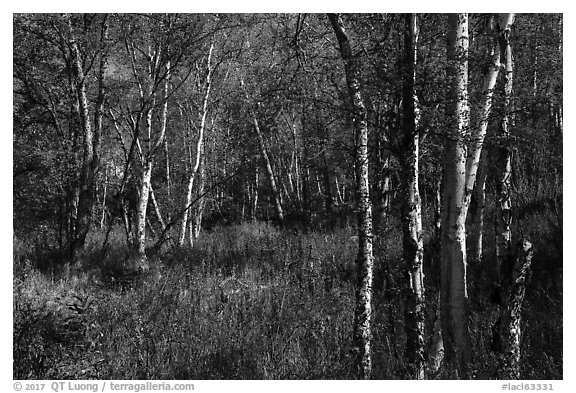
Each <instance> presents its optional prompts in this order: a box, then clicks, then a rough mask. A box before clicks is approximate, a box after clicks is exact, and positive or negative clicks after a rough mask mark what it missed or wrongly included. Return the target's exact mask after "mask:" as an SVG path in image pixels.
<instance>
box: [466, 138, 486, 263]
mask: <svg viewBox="0 0 576 393" xmlns="http://www.w3.org/2000/svg"><path fill="white" fill-rule="evenodd" d="M487 177H488V153H487V150H486V149H485V148H484V149H483V150H482V154H481V155H480V167H479V168H478V173H477V177H476V185H475V187H474V195H475V201H476V202H475V208H474V212H473V213H474V214H473V216H472V228H471V236H470V237H471V241H470V250H471V259H472V261H475V262H478V263H479V262H481V261H482V255H483V244H482V243H483V239H484V208H485V206H486V178H487Z"/></svg>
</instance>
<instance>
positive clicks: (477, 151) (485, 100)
mask: <svg viewBox="0 0 576 393" xmlns="http://www.w3.org/2000/svg"><path fill="white" fill-rule="evenodd" d="M489 33H490V34H489V40H490V43H489V46H488V53H489V61H488V64H487V67H486V73H485V75H484V85H483V88H482V96H481V103H480V113H479V127H478V129H477V130H476V133H475V135H474V137H473V138H472V141H471V143H470V150H469V154H468V158H467V161H466V172H467V178H466V195H467V198H468V199H467V201H466V203H467V204H470V202H471V197H472V195H473V193H474V195H475V198H476V200H475V202H476V205H475V209H474V212H473V213H474V216H473V217H472V220H473V223H472V231H471V233H472V236H471V246H472V247H471V250H472V254H471V255H472V260H473V261H480V260H481V259H482V232H483V230H484V204H485V198H486V195H485V187H486V176H487V159H488V155H487V153H486V149H485V148H483V144H484V139H485V137H486V132H487V130H488V123H489V119H490V113H491V111H492V102H493V96H494V87H495V86H496V80H497V78H498V74H499V71H500V50H499V49H498V39H499V35H500V34H501V29H500V25H499V24H497V23H495V21H494V16H492V17H491V18H490V23H489ZM474 189H475V192H474Z"/></svg>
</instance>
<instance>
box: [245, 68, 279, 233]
mask: <svg viewBox="0 0 576 393" xmlns="http://www.w3.org/2000/svg"><path fill="white" fill-rule="evenodd" d="M240 84H241V86H242V88H243V89H244V95H245V96H246V101H247V102H248V105H249V106H250V109H249V111H250V114H251V116H252V121H253V123H254V130H255V131H256V136H257V137H258V146H259V147H260V154H262V157H264V164H265V166H266V174H267V175H268V181H269V182H270V188H271V189H272V199H273V201H274V207H275V209H276V215H277V217H278V221H280V223H282V222H283V221H284V210H283V209H282V202H281V200H280V192H279V190H278V187H277V186H276V179H275V178H274V172H273V171H272V164H271V163H270V158H269V156H268V151H267V149H266V144H265V143H264V136H263V135H262V131H261V130H260V124H259V123H258V119H257V117H256V113H255V112H254V110H253V108H252V106H251V105H250V103H251V101H250V97H249V96H248V91H247V90H246V87H245V86H244V80H243V79H242V78H240Z"/></svg>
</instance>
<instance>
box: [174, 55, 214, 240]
mask: <svg viewBox="0 0 576 393" xmlns="http://www.w3.org/2000/svg"><path fill="white" fill-rule="evenodd" d="M213 49H214V44H211V45H210V49H209V50H208V59H207V65H206V80H205V85H204V89H205V90H204V99H203V100H202V114H201V118H200V127H199V129H198V140H197V141H196V153H195V156H194V164H193V167H192V168H191V170H190V176H189V178H188V187H187V189H186V190H187V191H186V205H185V206H184V212H183V213H182V223H181V226H180V238H179V239H178V245H179V246H180V247H182V246H183V245H184V241H185V240H186V228H187V225H188V216H189V215H190V204H191V203H192V195H193V191H194V179H195V177H196V174H197V173H198V168H199V167H200V162H201V159H202V144H203V143H204V128H205V125H206V116H207V114H208V101H209V98H210V87H211V82H212V65H211V59H212V50H213ZM192 239H193V237H192V234H190V242H191V243H192Z"/></svg>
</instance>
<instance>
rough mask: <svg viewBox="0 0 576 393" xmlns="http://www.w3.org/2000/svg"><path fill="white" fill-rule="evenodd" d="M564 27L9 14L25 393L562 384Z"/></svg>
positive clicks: (358, 18)
mask: <svg viewBox="0 0 576 393" xmlns="http://www.w3.org/2000/svg"><path fill="white" fill-rule="evenodd" d="M562 78H563V18H562V15H561V14H136V13H134V14H103V13H100V14H14V15H13V272H14V274H13V317H14V322H13V359H14V361H13V377H14V378H15V379H44V380H47V379H53V380H54V379H57V380H62V379H113V380H124V379H128V380H130V379H144V380H159V379H162V380H170V379H184V380H193V379H194V380H195V379H562V378H563V356H564V354H563V313H562V309H563V307H562V305H563V286H562V281H563V250H562V246H563V223H562V220H563V169H562V168H563V157H562V154H563V79H562Z"/></svg>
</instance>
